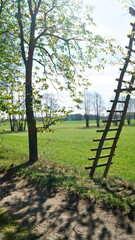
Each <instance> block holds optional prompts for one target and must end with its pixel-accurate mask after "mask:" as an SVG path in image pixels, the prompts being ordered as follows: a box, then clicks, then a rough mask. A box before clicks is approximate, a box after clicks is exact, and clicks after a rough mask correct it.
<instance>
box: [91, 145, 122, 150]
mask: <svg viewBox="0 0 135 240" xmlns="http://www.w3.org/2000/svg"><path fill="white" fill-rule="evenodd" d="M116 147H117V146H116ZM107 149H112V146H111V147H103V148H102V150H107ZM97 150H98V148H92V149H91V151H97Z"/></svg>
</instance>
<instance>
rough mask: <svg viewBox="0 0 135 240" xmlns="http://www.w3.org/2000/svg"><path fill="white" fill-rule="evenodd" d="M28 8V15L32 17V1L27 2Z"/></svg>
mask: <svg viewBox="0 0 135 240" xmlns="http://www.w3.org/2000/svg"><path fill="white" fill-rule="evenodd" d="M28 6H29V13H30V15H31V16H32V15H33V10H32V1H31V0H28Z"/></svg>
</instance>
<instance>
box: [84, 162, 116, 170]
mask: <svg viewBox="0 0 135 240" xmlns="http://www.w3.org/2000/svg"><path fill="white" fill-rule="evenodd" d="M111 164H113V163H112V162H111ZM106 165H107V163H101V164H98V165H97V166H96V167H103V166H106ZM92 167H93V166H89V167H85V169H91V168H92Z"/></svg>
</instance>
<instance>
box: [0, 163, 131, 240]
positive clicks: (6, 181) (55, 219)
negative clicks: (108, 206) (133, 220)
mask: <svg viewBox="0 0 135 240" xmlns="http://www.w3.org/2000/svg"><path fill="white" fill-rule="evenodd" d="M29 164H30V163H25V164H22V165H20V166H18V167H15V168H12V169H10V170H9V171H8V172H7V173H5V174H4V175H3V176H2V177H1V179H0V193H1V194H0V201H1V203H0V206H1V207H4V208H6V210H7V212H8V214H10V215H11V216H12V217H13V218H14V219H17V220H19V221H20V224H21V226H23V227H25V226H27V228H31V227H36V232H37V235H38V234H39V235H38V236H39V239H42V240H43V239H56V240H57V239H62V240H71V239H77V240H88V239H89V240H93V239H98V240H102V239H106V240H111V239H119V238H116V233H115V229H116V225H117V218H116V216H114V217H112V215H110V213H108V214H107V212H106V211H103V210H101V209H100V208H99V207H97V205H95V204H94V203H92V202H91V201H90V200H82V199H80V198H79V196H78V195H75V194H73V193H69V192H67V191H65V192H56V191H55V188H54V182H53V181H55V180H56V179H55V177H54V180H53V179H51V181H50V182H49V187H48V186H46V185H43V184H42V187H40V186H39V185H38V184H37V183H35V182H34V181H30V182H29V181H27V180H26V179H25V178H22V177H21V178H20V177H18V176H16V174H15V173H16V172H17V171H18V169H20V168H22V167H23V168H26V167H28V166H29ZM1 173H2V172H1ZM108 217H110V218H111V221H112V226H111V227H110V226H109V225H108ZM120 227H121V229H123V226H122V225H120ZM132 232H133V231H132V226H130V224H129V223H128V230H127V229H126V230H125V232H124V233H123V232H122V233H120V234H121V235H120V236H121V237H122V236H123V239H126V238H124V237H125V234H129V236H130V234H132ZM122 234H123V235H122ZM121 239H122V238H121ZM128 239H129V238H128Z"/></svg>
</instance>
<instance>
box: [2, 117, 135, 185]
mask: <svg viewBox="0 0 135 240" xmlns="http://www.w3.org/2000/svg"><path fill="white" fill-rule="evenodd" d="M1 128H2V126H1ZM4 128H5V130H6V131H5V132H4V133H1V134H0V160H1V164H8V165H10V164H12V163H13V162H14V164H15V165H16V164H20V163H24V162H25V161H26V160H27V159H28V137H27V132H13V133H11V132H10V131H8V130H10V129H8V126H5V127H4ZM53 130H54V131H52V132H51V133H38V149H39V150H38V151H39V156H40V158H42V159H47V160H49V161H53V162H56V163H58V164H64V165H65V167H66V165H68V167H70V166H71V167H72V168H75V169H82V170H84V169H85V166H89V165H91V162H90V161H88V158H89V157H93V156H95V153H94V152H91V151H90V149H91V148H94V147H97V146H98V143H94V142H93V139H94V138H100V136H101V133H97V132H96V130H97V128H96V127H90V128H88V129H87V128H85V123H84V122H80V121H78V122H63V123H62V124H59V125H57V126H55V127H54V128H53ZM106 144H107V145H110V144H111V142H107V143H106ZM104 153H105V154H106V153H109V151H104V152H103V154H104ZM104 161H106V159H104V160H102V161H101V160H100V162H104ZM103 169H104V168H98V169H97V172H98V173H102V172H103ZM134 172H135V126H124V128H123V130H122V133H121V136H120V139H119V142H118V147H117V149H116V152H115V157H114V158H113V165H112V166H111V168H110V171H109V176H112V177H119V178H122V179H125V180H129V181H135V174H134ZM86 174H88V170H87V171H86Z"/></svg>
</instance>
